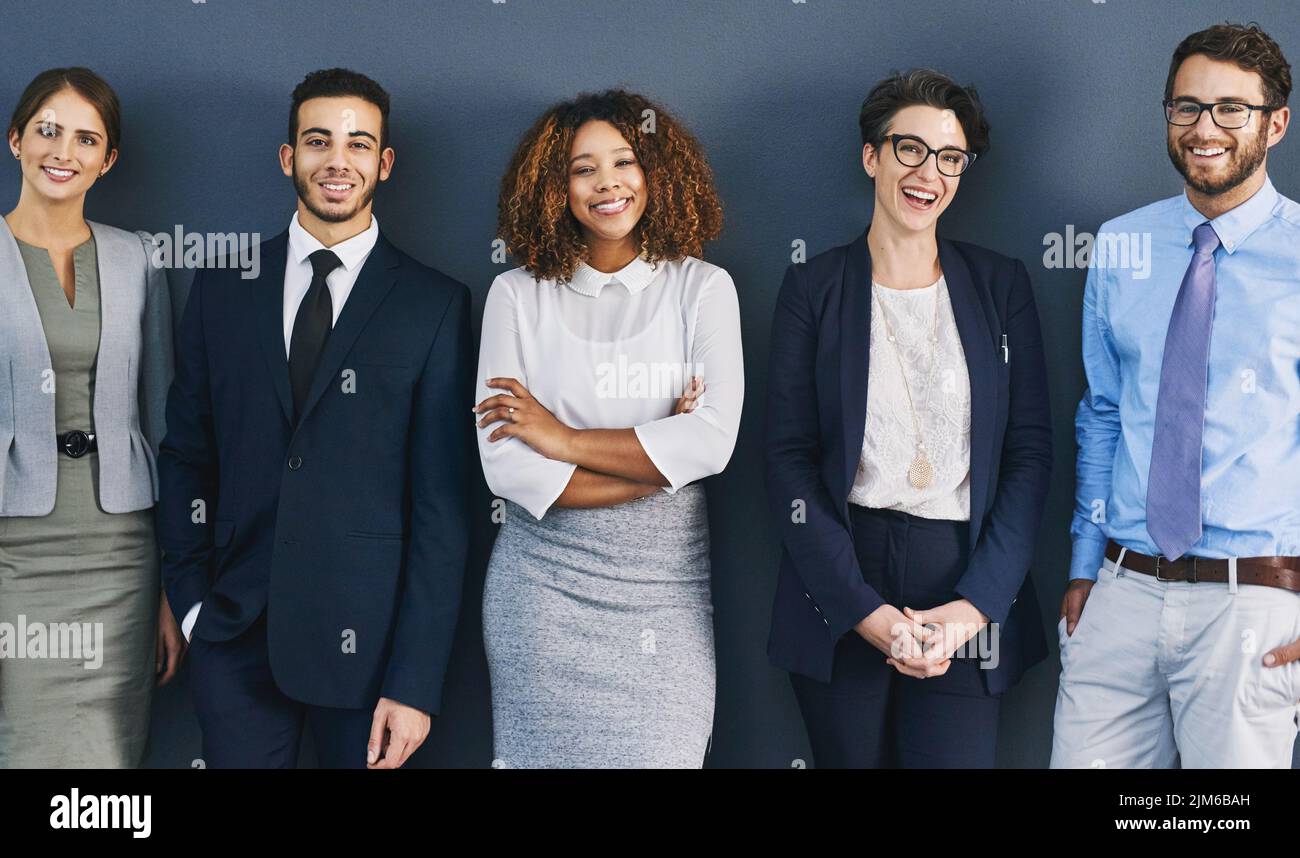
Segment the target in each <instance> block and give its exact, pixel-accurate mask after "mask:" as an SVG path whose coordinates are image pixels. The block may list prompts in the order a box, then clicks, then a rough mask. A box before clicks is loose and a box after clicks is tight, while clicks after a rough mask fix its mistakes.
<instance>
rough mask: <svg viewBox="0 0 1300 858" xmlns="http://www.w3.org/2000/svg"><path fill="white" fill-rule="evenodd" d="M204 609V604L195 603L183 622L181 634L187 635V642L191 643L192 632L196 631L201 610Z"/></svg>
mask: <svg viewBox="0 0 1300 858" xmlns="http://www.w3.org/2000/svg"><path fill="white" fill-rule="evenodd" d="M201 607H203V603H202V602H195V603H194V607H192V608H190V610H189V613H187V614H186V615H185V619H183V620H181V634H183V635H185V642H186V643H189V642H190V632H192V631H194V623H195V622H197V621H198V619H199V608H201Z"/></svg>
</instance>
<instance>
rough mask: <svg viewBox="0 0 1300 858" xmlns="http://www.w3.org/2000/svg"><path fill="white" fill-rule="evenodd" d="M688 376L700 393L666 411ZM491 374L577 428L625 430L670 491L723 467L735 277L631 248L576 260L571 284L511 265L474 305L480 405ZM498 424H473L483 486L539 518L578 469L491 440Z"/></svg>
mask: <svg viewBox="0 0 1300 858" xmlns="http://www.w3.org/2000/svg"><path fill="white" fill-rule="evenodd" d="M692 375H699V376H701V377H702V379H703V382H704V385H705V392H704V394H703V395H702V396H700V397H699V398H698V399H697V400H696V406H695V409H694V410H693V411H691V412H689V413H686V414H677V415H674V414H673V407H674V406H675V405H676V402H677V400H678V399H679V398H680V397H681V395H682V393H683V392H684V390H685V388H686V385H687V384H689V383H690V379H691V376H692ZM494 377H508V378H515V379H518V381H519V382H520V383H521V384H523V385H524V387H526V388H528V391H529V393H531V394H532V396H533V397H534V398H536V399H537V400H538V402H540V403H541V404H542V405H544V406H545V407H546V408H547V409H549V410H550V411H551V413H552V414H554V415H555V417H556V418H557V419H558V420H559V421H560V422H561V423H564V424H566V425H568V426H571V427H573V428H575V429H628V428H631V429H635V430H636V435H637V438H638V440H640V442H641V446H642V447H643V448H644V449H645V452H646V455H647V456H648V457H649V458H650V461H652V462H654V464H655V467H657V468H658V469H659V471H660V473H662V474H663V475H664V477H665V478H666V479H667V480H668V481H669V483H670V485H668V486H665V487H664V491H666V492H668V493H670V494H671V493H674V492H676V491H677V490H678V489H680V488H681V487H682V486H684V485H687V484H688V483H692V482H694V481H696V480H698V479H701V478H703V477H706V476H709V475H711V474H716V473H718V472H720V471H721V470H722V469H723V468H724V467H726V464H727V461H728V460H729V459H730V458H731V453H732V450H733V449H734V448H735V444H736V432H737V430H738V428H739V425H740V411H741V405H742V404H743V402H744V395H745V372H744V363H743V357H742V355H741V348H740V307H739V303H738V301H737V299H736V287H735V284H734V283H733V282H732V280H731V276H730V275H729V274H728V273H727V272H726V271H725V270H723V269H722V268H719V267H718V266H716V265H713V264H711V263H708V262H704V261H703V260H700V259H696V258H695V257H692V256H687V257H685V258H683V259H680V260H676V261H660V262H658V263H657V264H656V265H654V266H652V265H650V263H648V262H646V261H645V260H644V259H643V258H641V257H638V258H636V259H633V260H632V261H631V262H629V263H628V264H627V265H626V266H624V267H623V268H622V269H620V270H618V271H616V272H613V273H608V274H607V273H602V272H599V271H597V270H595V269H594V268H592V267H591V266H589V265H587V264H586V263H580V264H579V267H578V269H577V271H576V272H575V273H574V276H573V279H572V280H571V281H569V282H567V283H558V282H556V281H555V280H549V279H548V280H541V281H540V282H539V281H535V280H534V279H533V276H532V274H530V273H529V272H528V271H527V270H525V269H523V268H516V269H514V270H513V271H507V272H505V273H504V274H500V275H498V276H497V278H496V279H495V280H493V281H492V287H491V289H489V290H488V296H487V304H486V306H485V307H484V310H483V337H482V340H481V343H480V348H479V364H478V387H477V391H476V394H475V401H476V402H479V401H482V400H483V399H486V398H487V397H489V396H492V395H494V394H498V393H505V392H506V391H503V390H499V389H495V388H493V389H489V388H488V387H487V384H486V381H487V379H489V378H494ZM501 425H502V424H501V423H500V422H493V423H489V424H488V425H487V426H485V427H483V428H482V429H479V430H478V448H479V456H480V458H481V460H482V463H483V473H484V476H485V477H486V479H487V483H488V486H489V488H491V490H492V492H493V494H495V495H497V496H498V497H503V498H507V499H509V500H511V501H514V502H515V503H517V504H519V505H520V506H522V507H524V508H525V509H527V510H528V511H529V512H530V513H532V515H533V516H534V517H536V518H538V519H541V518H542V517H543V516H544V515H545V514H546V512H547V510H548V509H550V507H551V505H552V504H553V503H554V502H555V499H556V498H558V497H559V496H560V494H562V493H563V491H564V488H565V486H567V485H568V483H569V479H570V477H572V476H573V471H574V469H575V468H576V467H577V465H575V464H573V463H571V462H563V461H559V460H556V459H548V458H546V457H545V456H543V455H542V454H541V453H538V452H537V451H535V450H533V449H532V448H531V447H529V446H528V445H527V444H526V443H524V442H523V441H522V440H520V439H518V438H506V439H503V440H500V441H492V442H489V441H488V440H487V438H488V436H489V435H491V434H492V432H493V431H494V430H496V429H497V428H498V427H500V426H501Z"/></svg>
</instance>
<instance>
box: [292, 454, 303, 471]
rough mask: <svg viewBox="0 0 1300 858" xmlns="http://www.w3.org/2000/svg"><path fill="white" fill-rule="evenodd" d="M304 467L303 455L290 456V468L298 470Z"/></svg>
mask: <svg viewBox="0 0 1300 858" xmlns="http://www.w3.org/2000/svg"><path fill="white" fill-rule="evenodd" d="M301 467H302V456H290V457H289V470H291V471H296V470H298V469H299V468H301Z"/></svg>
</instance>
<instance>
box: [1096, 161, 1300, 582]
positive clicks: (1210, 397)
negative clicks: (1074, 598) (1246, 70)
mask: <svg viewBox="0 0 1300 858" xmlns="http://www.w3.org/2000/svg"><path fill="white" fill-rule="evenodd" d="M1206 220H1207V218H1206V217H1205V216H1204V215H1202V214H1201V213H1200V212H1198V211H1197V210H1196V209H1195V208H1193V206H1192V204H1191V203H1190V202H1189V201H1188V199H1187V196H1186V194H1179V195H1178V196H1176V197H1171V198H1170V199H1167V200H1161V201H1160V202H1157V203H1152V204H1151V205H1149V206H1144V207H1143V208H1140V209H1137V210H1136V211H1132V212H1129V213H1128V214H1126V215H1122V216H1121V217H1118V218H1115V219H1113V220H1109V221H1107V222H1106V223H1104V224H1102V226H1101V229H1100V230H1098V234H1097V241H1096V244H1095V245H1094V248H1093V254H1092V259H1091V261H1090V265H1089V270H1088V280H1087V286H1086V289H1085V292H1084V299H1083V362H1084V369H1085V372H1086V373H1087V377H1088V389H1087V390H1086V391H1085V392H1084V395H1083V399H1082V400H1081V401H1080V402H1079V409H1078V412H1077V414H1076V416H1075V437H1076V440H1077V441H1078V445H1079V458H1078V464H1077V468H1076V477H1077V483H1076V489H1075V510H1074V518H1073V521H1072V523H1071V526H1070V535H1071V538H1072V540H1073V543H1074V552H1073V558H1072V560H1071V563H1070V578H1071V579H1074V578H1085V579H1088V580H1096V578H1097V572H1098V570H1099V569H1100V568H1101V565H1102V560H1103V555H1104V551H1105V547H1106V540H1107V539H1108V538H1109V539H1113V540H1115V541H1116V542H1117V543H1119V544H1120V545H1123V546H1125V547H1127V548H1129V549H1131V550H1134V551H1140V552H1142V553H1144V554H1151V555H1156V554H1159V553H1160V549H1159V548H1157V547H1156V545H1155V543H1153V542H1152V541H1151V536H1150V535H1149V534H1148V533H1147V527H1146V497H1147V474H1148V472H1149V470H1150V468H1151V440H1152V436H1153V433H1154V425H1155V416H1156V397H1157V395H1158V394H1159V390H1160V365H1161V362H1162V360H1163V357H1164V346H1165V330H1166V328H1167V327H1168V325H1169V318H1170V316H1171V315H1172V313H1173V307H1174V300H1175V298H1176V297H1177V296H1178V289H1179V287H1180V285H1181V283H1182V278H1183V273H1184V272H1185V271H1186V270H1187V265H1188V263H1189V262H1190V261H1191V258H1192V230H1194V229H1195V228H1196V227H1197V226H1198V225H1199V224H1202V223H1205V222H1206ZM1210 224H1211V225H1212V226H1213V227H1214V231H1215V232H1216V233H1217V234H1218V236H1219V240H1220V242H1221V245H1220V247H1219V249H1218V250H1216V251H1215V253H1214V259H1215V269H1216V275H1215V276H1216V295H1215V305H1214V328H1213V332H1212V333H1211V338H1210V362H1209V363H1210V367H1209V379H1208V387H1207V392H1206V406H1205V431H1204V435H1203V447H1202V453H1201V522H1202V532H1201V538H1200V540H1198V541H1197V542H1196V544H1195V545H1193V546H1192V547H1191V548H1190V549H1189V550H1188V552H1187V553H1188V554H1189V555H1194V556H1198V557H1220V558H1222V557H1256V556H1261V555H1300V205H1297V204H1296V203H1295V202H1294V201H1292V200H1290V199H1287V198H1286V197H1284V196H1282V195H1281V194H1279V193H1278V192H1277V191H1276V190H1275V189H1274V187H1273V184H1272V182H1270V181H1269V180H1268V179H1265V181H1264V185H1263V187H1261V188H1260V189H1259V190H1258V191H1257V192H1256V193H1255V194H1254V195H1253V196H1252V197H1251V198H1250V199H1248V200H1247V201H1246V202H1244V203H1242V204H1241V205H1239V206H1237V207H1236V208H1234V209H1233V210H1231V211H1229V212H1226V213H1225V214H1222V215H1220V216H1219V217H1217V218H1214V219H1213V220H1211V221H1210ZM1126 251H1127V252H1126Z"/></svg>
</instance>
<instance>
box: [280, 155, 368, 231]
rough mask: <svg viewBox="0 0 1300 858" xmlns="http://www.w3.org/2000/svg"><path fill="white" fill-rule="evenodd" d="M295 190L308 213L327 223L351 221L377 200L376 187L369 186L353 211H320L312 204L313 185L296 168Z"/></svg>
mask: <svg viewBox="0 0 1300 858" xmlns="http://www.w3.org/2000/svg"><path fill="white" fill-rule="evenodd" d="M293 189H294V190H295V191H296V192H297V193H298V199H299V200H300V201H302V204H303V205H304V206H306V207H307V211H309V212H311V213H312V214H313V215H315V216H316V217H318V218H320V219H321V220H323V221H325V222H326V223H343V222H344V221H347V220H351V219H352V218H353V217H355V216H356V214H357V212H359V211H361V210H362V209H364V208H365V207H366V206H368V205H370V201H371V200H373V199H374V198H375V186H374V185H369V186H368V187H367V188H366V190H365V192H364V195H363V196H362V197H361V198H360V199H358V200H357V204H356V205H355V206H353V207H352V211H349V212H343V213H341V214H340V213H336V212H330V211H325V210H323V209H319V208H317V207H316V206H314V205H312V202H311V184H310V183H309V182H308V181H307V178H306V177H305V176H302V175H299V174H298V170H297V168H296V167H295V169H294V171H293Z"/></svg>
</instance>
